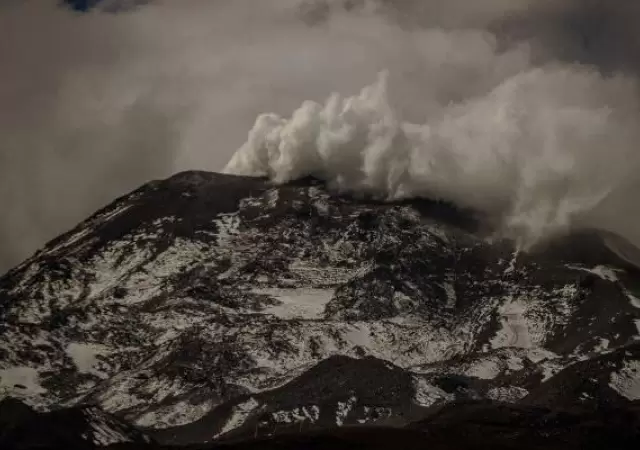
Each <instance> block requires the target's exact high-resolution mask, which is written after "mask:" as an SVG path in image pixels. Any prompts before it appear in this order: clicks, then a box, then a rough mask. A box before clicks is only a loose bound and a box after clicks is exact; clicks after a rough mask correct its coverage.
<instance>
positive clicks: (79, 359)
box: [66, 342, 110, 378]
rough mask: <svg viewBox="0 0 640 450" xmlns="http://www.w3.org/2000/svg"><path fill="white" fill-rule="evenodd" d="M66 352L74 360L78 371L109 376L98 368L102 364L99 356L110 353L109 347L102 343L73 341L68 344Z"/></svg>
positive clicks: (104, 376)
mask: <svg viewBox="0 0 640 450" xmlns="http://www.w3.org/2000/svg"><path fill="white" fill-rule="evenodd" d="M66 353H67V355H68V356H69V357H70V358H71V359H72V360H73V364H74V365H75V366H76V368H77V369H78V372H80V373H87V374H92V375H96V376H98V377H100V378H107V374H105V373H104V372H101V371H99V370H97V366H98V365H99V364H100V360H99V359H98V356H101V355H105V354H109V353H110V350H109V348H108V347H106V346H104V345H100V344H89V343H85V344H81V343H77V342H72V343H70V344H69V345H67V348H66Z"/></svg>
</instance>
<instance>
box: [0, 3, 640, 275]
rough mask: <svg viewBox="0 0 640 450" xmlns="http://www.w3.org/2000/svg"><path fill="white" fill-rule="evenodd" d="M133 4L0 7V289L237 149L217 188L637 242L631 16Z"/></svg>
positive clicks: (450, 6) (471, 7) (638, 37)
mask: <svg viewBox="0 0 640 450" xmlns="http://www.w3.org/2000/svg"><path fill="white" fill-rule="evenodd" d="M116 3H118V0H109V1H108V2H107V3H104V4H108V5H109V8H108V9H111V10H114V9H113V5H114V4H116ZM127 3H132V2H127ZM133 3H137V2H133ZM141 3H143V5H142V6H140V7H139V8H134V9H133V10H127V11H122V12H119V13H117V14H110V13H102V12H100V11H98V10H94V11H92V12H90V13H88V14H77V13H73V12H72V11H70V10H69V9H68V8H63V7H61V2H60V1H58V0H4V1H0V193H1V198H2V202H3V217H2V219H0V272H2V271H3V269H8V268H9V267H10V266H11V265H13V264H16V263H18V262H19V261H20V259H22V258H24V257H26V256H28V254H29V253H30V252H33V251H34V250H35V249H36V248H37V247H39V246H40V245H42V244H43V243H44V242H45V241H46V240H47V239H50V238H52V237H54V236H55V235H57V234H59V233H60V232H62V231H64V230H65V229H67V228H69V227H71V226H73V225H74V224H75V223H77V222H78V221H79V220H81V219H83V218H84V217H86V216H87V215H88V214H90V213H91V212H92V211H93V210H95V209H97V208H99V207H101V206H102V205H104V204H106V203H107V202H109V201H111V200H112V199H113V198H114V197H116V196H117V195H120V194H123V193H125V192H126V191H128V190H130V189H133V188H135V187H136V186H138V185H140V184H142V183H144V182H146V181H148V180H149V179H152V178H160V177H165V176H168V175H170V174H171V173H174V172H176V171H180V170H185V169H193V168H195V169H204V170H221V169H223V167H224V165H225V163H226V162H227V161H228V160H229V158H230V157H231V156H232V154H233V151H234V150H235V149H237V148H239V147H242V149H241V150H240V152H239V153H238V155H237V156H236V157H234V159H233V163H232V164H231V165H230V166H229V167H228V170H235V171H239V172H242V173H251V174H268V175H269V176H271V177H272V178H274V179H277V180H278V181H284V180H286V179H289V178H295V177H298V176H302V175H304V174H306V173H312V174H315V175H316V176H320V177H323V178H325V179H327V180H329V181H331V182H332V183H333V185H334V186H335V187H338V188H340V189H347V190H352V191H360V190H365V191H367V192H370V193H375V194H377V195H380V196H382V197H385V198H398V197H403V196H429V197H432V196H438V197H441V198H446V199H449V200H452V201H454V202H456V203H459V204H461V205H467V206H471V207H475V208H478V209H480V210H482V211H485V212H488V213H490V214H492V215H493V216H494V217H496V218H499V219H500V220H501V222H500V223H502V224H503V225H504V230H506V231H508V232H509V233H511V234H512V235H514V236H517V237H520V238H522V239H523V240H524V241H525V242H533V241H535V240H536V239H538V238H540V236H544V235H547V234H548V233H551V232H555V231H558V230H561V229H564V228H565V227H566V226H568V225H576V226H598V227H603V228H607V229H609V230H612V231H614V232H617V233H620V234H623V235H624V236H626V237H627V238H629V239H631V240H633V241H635V242H637V243H640V226H638V225H639V224H640V212H638V210H637V209H638V208H636V207H635V202H633V196H634V195H635V194H636V193H637V192H638V191H639V185H640V182H639V181H638V177H636V176H635V175H634V174H633V171H634V170H636V171H637V160H638V156H637V155H638V154H637V152H636V151H635V150H634V145H635V142H637V136H636V132H635V131H634V127H635V123H636V122H637V119H638V117H639V115H638V113H637V111H636V104H635V100H636V99H637V93H636V91H635V85H634V84H635V79H636V78H637V75H638V73H640V57H639V55H640V51H639V50H640V31H637V30H639V29H638V27H637V26H636V24H637V23H638V19H639V14H638V8H637V7H635V6H633V5H632V4H635V3H637V4H638V5H640V3H638V2H628V1H625V0H474V1H469V0H448V1H446V2H445V1H441V0H394V1H392V0H260V1H258V0H180V1H178V0H148V1H145V2H141ZM116 9H117V8H116ZM587 65H592V66H593V67H592V68H591V69H590V68H588V67H587ZM385 70H386V71H387V73H388V76H387V77H386V81H385V80H382V79H381V80H380V81H379V82H378V83H376V84H374V85H373V86H371V87H370V88H367V89H365V91H364V92H363V93H362V94H361V95H359V96H358V95H356V96H355V97H353V98H349V97H348V95H352V94H353V93H356V92H358V90H359V89H361V88H362V87H363V86H365V85H367V84H369V83H371V82H372V81H373V80H375V79H376V76H377V74H378V73H380V72H383V71H385ZM383 78H384V77H383ZM331 92H337V93H339V94H338V95H337V96H336V97H335V98H333V100H331V101H329V102H328V104H324V103H323V100H324V99H325V98H326V96H327V95H328V94H329V93H331ZM305 100H310V101H311V103H305V104H304V105H303V106H302V107H301V108H300V110H298V111H297V112H296V113H295V114H294V116H293V118H292V119H290V120H285V119H281V118H280V116H282V117H286V116H289V115H290V114H291V112H292V111H294V110H295V109H296V108H298V107H299V106H300V105H301V104H303V103H304V102H305ZM265 111H273V113H274V114H271V115H267V116H261V118H260V119H259V120H258V123H257V124H256V126H255V127H254V129H253V131H252V132H251V135H250V138H249V142H248V143H247V144H245V145H244V146H242V143H243V142H244V141H245V140H246V139H247V132H248V130H250V129H251V127H252V126H253V125H254V122H255V119H256V117H258V116H260V114H261V113H264V112H265ZM412 124H413V125H412Z"/></svg>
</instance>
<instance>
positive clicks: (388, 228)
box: [0, 172, 640, 442]
mask: <svg viewBox="0 0 640 450" xmlns="http://www.w3.org/2000/svg"><path fill="white" fill-rule="evenodd" d="M639 298H640V278H639V277H638V272H637V269H635V268H633V267H631V266H630V265H629V264H628V263H627V262H625V261H623V260H621V259H619V258H618V257H617V256H616V255H615V254H614V253H613V252H611V251H609V250H608V248H607V247H606V246H605V245H604V244H603V241H602V238H601V237H600V236H599V235H598V234H597V233H586V232H585V233H581V234H576V235H573V236H569V237H566V238H564V239H559V240H557V241H554V242H550V243H548V244H547V245H545V246H544V247H541V248H539V249H537V250H536V251H533V252H530V253H527V254H524V253H519V252H516V251H515V249H514V247H513V245H512V244H511V243H510V242H506V241H489V240H487V239H485V237H484V236H482V235H481V234H480V228H479V227H478V223H477V222H476V221H475V220H474V218H473V217H470V216H469V215H468V214H467V213H464V212H461V211H457V210H456V209H455V208H452V207H450V206H448V205H445V204H442V203H437V202H429V201H424V200H423V201H415V202H403V203H398V204H384V203H380V202H375V201H370V200H366V199H360V200H356V199H351V198H346V197H340V196H335V195H331V194H330V193H328V192H327V191H326V190H325V188H324V187H323V185H322V184H320V183H318V182H317V181H315V180H312V179H307V180H303V181H299V182H296V183H293V184H290V185H286V186H273V185H271V184H270V183H268V182H266V181H265V180H261V179H255V178H245V177H236V176H229V175H220V174H212V173H205V172H186V173H182V174H178V175H176V176H174V177H172V178H170V179H168V180H164V181H156V182H152V183H149V184H147V185H145V186H143V187H141V188H140V189H138V190H136V191H135V192H133V193H131V194H129V195H126V196H124V197H122V198H120V199H117V200H116V201H115V202H114V203H112V204H111V205H109V206H107V207H106V208H104V209H102V210H100V211H98V212H97V213H96V214H95V215H93V216H92V217H91V218H89V219H88V220H86V221H85V222H83V223H81V224H80V225H79V226H78V227H76V228H75V229H73V230H71V231H70V232H69V233H66V234H64V235H63V236H61V237H59V238H58V239H56V240H54V241H52V242H50V243H49V244H48V245H47V246H46V247H45V248H43V249H42V250H41V251H39V252H38V253H37V254H36V255H34V256H33V257H32V258H30V259H29V260H27V261H25V262H24V263H23V264H21V265H20V266H18V267H16V268H15V269H13V270H12V271H10V272H9V273H8V274H7V275H5V276H4V277H2V278H0V397H3V396H8V395H11V396H15V397H18V398H20V399H22V400H24V401H25V402H27V403H28V404H29V405H32V406H34V407H37V409H38V410H45V411H46V410H51V409H55V408H57V407H58V406H59V405H67V406H74V405H83V404H97V405H99V406H100V408H102V409H103V410H104V411H107V412H108V413H110V414H114V415H116V416H117V417H119V418H122V419H124V420H126V421H127V422H130V423H134V424H135V425H136V426H139V427H146V428H149V429H153V430H154V431H153V432H154V433H156V434H157V435H158V436H159V437H162V438H163V439H165V440H167V441H172V440H174V441H175V442H193V441H194V440H198V439H213V438H217V439H220V438H223V437H224V436H226V437H227V438H229V437H233V436H236V437H243V436H255V435H259V436H267V435H272V434H279V433H282V432H289V431H291V430H297V432H300V431H301V430H302V431H303V432H304V431H305V430H312V431H313V430H318V432H319V431H320V430H322V429H327V428H332V427H337V426H339V425H349V426H352V425H357V426H361V425H365V424H368V425H370V426H374V425H377V426H380V425H389V424H392V425H394V426H401V425H403V424H406V423H407V422H409V421H411V420H414V419H415V418H416V417H417V415H419V414H422V413H424V410H425V409H428V408H430V407H432V406H433V405H438V404H443V403H447V402H451V401H454V400H456V399H458V400H460V399H490V400H496V401H508V402H512V403H521V404H522V405H525V404H527V405H534V406H544V407H548V408H555V407H557V406H561V407H562V408H568V407H573V406H580V407H582V408H590V409H591V410H593V411H595V410H598V409H602V408H605V409H611V408H624V407H626V406H629V405H632V404H633V402H637V400H638V399H640V388H639V387H638V383H639V380H640V374H639V371H640V370H639V364H640V362H639V361H638V353H637V345H638V344H637V341H638V334H639V331H638V327H639V326H640V300H639ZM523 407H524V406H523ZM189 424H191V425H189ZM159 429H166V431H163V432H160V431H158V430H159ZM314 432H315V431H314Z"/></svg>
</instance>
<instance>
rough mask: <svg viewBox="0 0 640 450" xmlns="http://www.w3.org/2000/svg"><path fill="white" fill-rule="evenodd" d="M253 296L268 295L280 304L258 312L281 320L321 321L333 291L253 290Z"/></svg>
mask: <svg viewBox="0 0 640 450" xmlns="http://www.w3.org/2000/svg"><path fill="white" fill-rule="evenodd" d="M251 292H252V293H254V294H261V295H268V296H269V297H273V298H275V299H276V300H278V301H279V302H280V304H279V305H275V306H270V307H268V308H265V309H263V310H262V311H260V313H262V314H273V315H274V316H276V317H279V318H281V319H321V318H322V315H323V313H324V308H325V306H326V304H327V303H329V302H330V301H331V299H332V298H333V292H334V291H333V289H278V288H264V289H253V290H252V291H251Z"/></svg>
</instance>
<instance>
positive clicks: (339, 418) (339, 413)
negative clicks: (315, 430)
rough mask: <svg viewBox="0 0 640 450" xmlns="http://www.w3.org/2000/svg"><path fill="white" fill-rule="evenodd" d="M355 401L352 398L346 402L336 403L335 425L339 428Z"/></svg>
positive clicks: (354, 398) (355, 399)
mask: <svg viewBox="0 0 640 450" xmlns="http://www.w3.org/2000/svg"><path fill="white" fill-rule="evenodd" d="M357 401H358V399H357V398H356V397H353V396H352V397H350V398H349V400H347V401H346V402H338V406H337V408H336V425H338V426H339V427H341V426H342V425H343V424H344V421H345V419H346V418H347V416H348V415H349V412H351V409H352V408H353V405H355V403H356V402H357Z"/></svg>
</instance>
